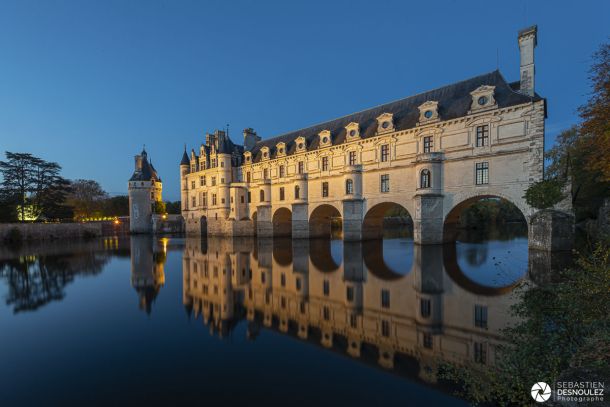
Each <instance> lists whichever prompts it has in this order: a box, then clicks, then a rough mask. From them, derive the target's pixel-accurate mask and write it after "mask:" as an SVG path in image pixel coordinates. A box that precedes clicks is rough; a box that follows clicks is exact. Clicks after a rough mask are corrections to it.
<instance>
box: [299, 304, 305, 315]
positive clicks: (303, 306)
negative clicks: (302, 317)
mask: <svg viewBox="0 0 610 407" xmlns="http://www.w3.org/2000/svg"><path fill="white" fill-rule="evenodd" d="M299 309H300V310H301V314H304V313H305V302H303V301H301V302H300V303H299Z"/></svg>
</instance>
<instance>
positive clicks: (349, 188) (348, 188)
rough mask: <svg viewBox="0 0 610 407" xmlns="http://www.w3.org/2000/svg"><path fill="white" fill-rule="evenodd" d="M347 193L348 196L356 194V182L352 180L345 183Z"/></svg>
mask: <svg viewBox="0 0 610 407" xmlns="http://www.w3.org/2000/svg"><path fill="white" fill-rule="evenodd" d="M345 193H346V194H347V195H353V193H354V181H352V180H351V179H348V180H346V181H345Z"/></svg>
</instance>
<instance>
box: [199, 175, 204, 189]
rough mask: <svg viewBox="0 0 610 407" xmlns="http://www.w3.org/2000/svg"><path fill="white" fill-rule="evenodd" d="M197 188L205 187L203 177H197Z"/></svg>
mask: <svg viewBox="0 0 610 407" xmlns="http://www.w3.org/2000/svg"><path fill="white" fill-rule="evenodd" d="M199 186H201V187H203V186H205V177H204V176H201V177H199Z"/></svg>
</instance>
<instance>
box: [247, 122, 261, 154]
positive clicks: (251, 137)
mask: <svg viewBox="0 0 610 407" xmlns="http://www.w3.org/2000/svg"><path fill="white" fill-rule="evenodd" d="M257 141H261V138H260V137H259V136H257V135H256V132H255V131H254V129H252V128H251V127H248V128H247V129H244V149H245V150H246V151H251V150H252V149H253V148H254V145H255V144H256V142H257Z"/></svg>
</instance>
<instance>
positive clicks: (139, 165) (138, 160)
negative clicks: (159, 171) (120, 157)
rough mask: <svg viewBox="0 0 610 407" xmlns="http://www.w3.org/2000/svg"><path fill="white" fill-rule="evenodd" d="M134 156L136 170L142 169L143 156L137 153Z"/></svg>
mask: <svg viewBox="0 0 610 407" xmlns="http://www.w3.org/2000/svg"><path fill="white" fill-rule="evenodd" d="M134 158H135V162H136V171H142V156H141V155H136V156H135V157H134Z"/></svg>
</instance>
